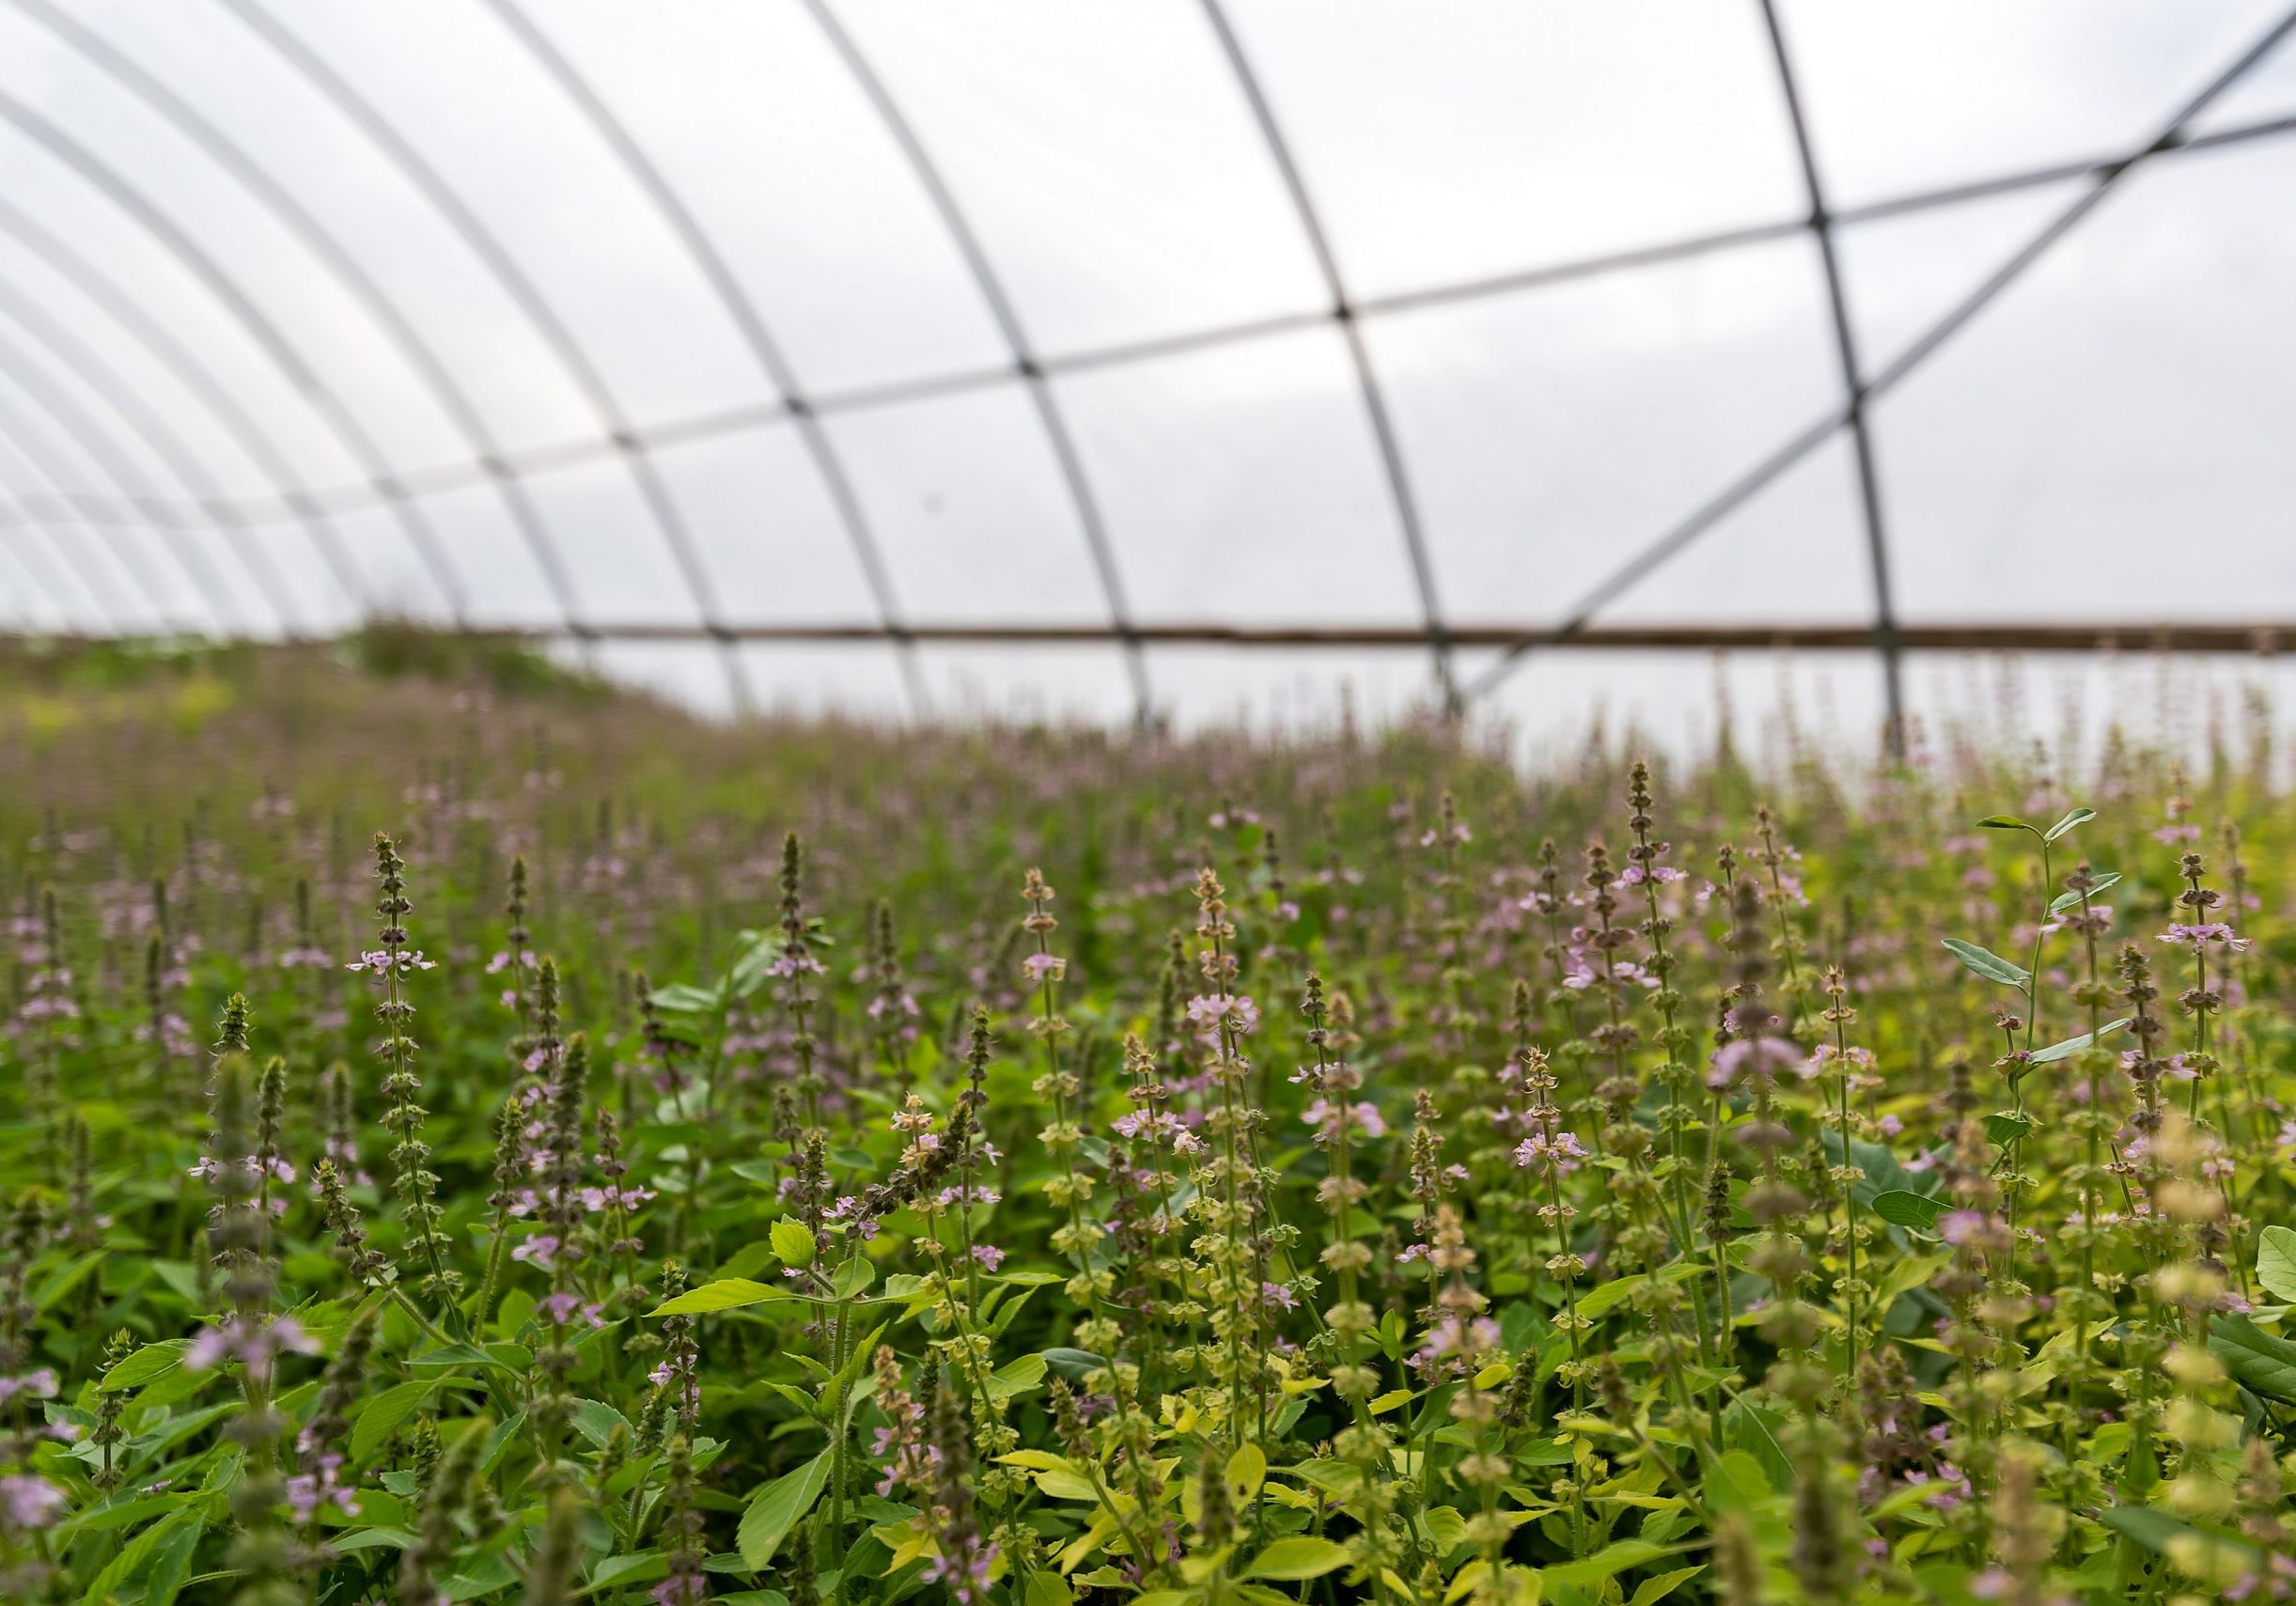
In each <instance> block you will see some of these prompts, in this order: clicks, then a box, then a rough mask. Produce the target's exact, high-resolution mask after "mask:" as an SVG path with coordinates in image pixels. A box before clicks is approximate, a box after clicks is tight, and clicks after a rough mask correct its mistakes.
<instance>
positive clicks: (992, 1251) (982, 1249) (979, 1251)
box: [973, 1243, 1005, 1271]
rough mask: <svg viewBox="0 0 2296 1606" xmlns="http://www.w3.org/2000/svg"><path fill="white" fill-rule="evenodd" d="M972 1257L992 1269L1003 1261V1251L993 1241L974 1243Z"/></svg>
mask: <svg viewBox="0 0 2296 1606" xmlns="http://www.w3.org/2000/svg"><path fill="white" fill-rule="evenodd" d="M973 1258H974V1259H976V1260H977V1261H979V1262H980V1263H981V1264H982V1265H983V1266H986V1267H987V1268H988V1269H989V1270H990V1271H995V1270H996V1269H997V1268H998V1267H999V1266H1002V1265H1003V1264H1004V1263H1005V1251H1003V1250H1001V1249H999V1248H997V1247H996V1245H994V1244H993V1243H976V1244H975V1245H974V1246H973Z"/></svg>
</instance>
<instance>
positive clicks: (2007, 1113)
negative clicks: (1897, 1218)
mask: <svg viewBox="0 0 2296 1606" xmlns="http://www.w3.org/2000/svg"><path fill="white" fill-rule="evenodd" d="M2038 1124H2039V1123H2038V1122H2037V1121H2035V1120H2034V1119H2033V1117H2032V1116H2030V1115H2019V1114H2018V1113H2017V1112H2016V1111H2014V1110H1995V1111H1994V1112H1993V1113H1992V1114H1991V1115H1988V1116H1986V1117H1985V1135H1986V1136H1987V1137H1989V1138H1991V1140H1992V1141H1993V1142H1994V1143H1996V1144H1998V1145H2000V1146H2002V1147H2003V1148H2007V1147H2008V1146H2009V1145H2011V1144H2013V1143H2015V1142H2016V1141H2017V1140H2018V1139H2019V1138H2021V1137H2023V1136H2024V1135H2025V1133H2027V1132H2029V1131H2031V1130H2033V1129H2034V1128H2035V1127H2036V1126H2038ZM1900 1225H1903V1223H1900Z"/></svg>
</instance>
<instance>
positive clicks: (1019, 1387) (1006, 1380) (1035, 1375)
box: [989, 1355, 1051, 1400]
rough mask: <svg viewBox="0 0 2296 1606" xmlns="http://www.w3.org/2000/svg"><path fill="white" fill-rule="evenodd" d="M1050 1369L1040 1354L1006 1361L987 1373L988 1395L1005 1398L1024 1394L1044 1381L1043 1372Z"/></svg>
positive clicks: (1000, 1398)
mask: <svg viewBox="0 0 2296 1606" xmlns="http://www.w3.org/2000/svg"><path fill="white" fill-rule="evenodd" d="M1050 1369H1051V1364H1050V1363H1048V1362H1047V1361H1046V1360H1045V1358H1044V1357H1043V1356H1041V1355H1023V1356H1022V1357H1020V1359H1018V1360H1015V1361H1007V1362H1006V1363H1005V1364H1003V1365H1001V1366H999V1367H998V1368H997V1369H996V1370H995V1371H993V1372H991V1373H990V1374H989V1397H990V1398H991V1399H994V1400H1007V1399H1011V1398H1013V1397H1014V1396H1017V1395H1023V1394H1026V1393H1027V1392H1028V1391H1029V1390H1030V1389H1033V1388H1035V1387H1036V1386H1037V1385H1038V1384H1039V1383H1040V1382H1042V1381H1044V1374H1045V1373H1046V1372H1047V1371H1049V1370H1050Z"/></svg>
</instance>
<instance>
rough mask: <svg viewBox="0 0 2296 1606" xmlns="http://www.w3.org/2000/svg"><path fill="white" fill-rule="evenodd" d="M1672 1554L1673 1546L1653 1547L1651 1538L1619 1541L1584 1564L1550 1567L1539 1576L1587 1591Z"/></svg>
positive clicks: (1596, 1553)
mask: <svg viewBox="0 0 2296 1606" xmlns="http://www.w3.org/2000/svg"><path fill="white" fill-rule="evenodd" d="M1671 1553H1672V1549H1671V1548H1670V1547H1668V1546H1665V1545H1654V1544H1652V1543H1651V1542H1650V1541H1649V1540H1648V1539H1620V1540H1618V1541H1617V1543H1616V1544H1612V1545H1606V1546H1604V1547H1603V1548H1602V1549H1601V1550H1600V1551H1596V1552H1595V1553H1594V1554H1593V1555H1591V1556H1588V1557H1587V1558H1586V1559H1585V1561H1578V1562H1567V1563H1565V1564H1564V1565H1562V1566H1561V1567H1547V1568H1546V1569H1544V1571H1543V1572H1542V1573H1541V1575H1540V1576H1541V1577H1543V1578H1544V1579H1545V1580H1546V1582H1547V1583H1565V1584H1569V1585H1570V1586H1571V1587H1573V1588H1577V1589H1584V1588H1585V1587H1586V1586H1587V1585H1588V1584H1591V1583H1601V1582H1602V1581H1603V1580H1604V1579H1606V1578H1615V1577H1617V1575H1618V1574H1619V1573H1622V1572H1624V1571H1626V1569H1627V1568H1629V1567H1640V1566H1642V1564H1643V1563H1645V1562H1648V1561H1656V1560H1657V1559H1658V1558H1659V1557H1661V1556H1663V1555H1668V1554H1671Z"/></svg>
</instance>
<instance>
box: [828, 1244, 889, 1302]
mask: <svg viewBox="0 0 2296 1606" xmlns="http://www.w3.org/2000/svg"><path fill="white" fill-rule="evenodd" d="M875 1281H877V1268H876V1267H874V1266H872V1265H870V1264H869V1257H868V1256H867V1255H854V1256H853V1257H852V1258H851V1260H848V1261H847V1262H846V1263H845V1264H844V1265H842V1266H840V1267H838V1268H837V1271H836V1276H834V1277H832V1278H831V1279H830V1280H829V1286H830V1287H831V1288H833V1289H835V1290H836V1296H837V1298H839V1299H841V1300H857V1299H859V1298H860V1297H861V1296H862V1295H864V1294H866V1293H867V1292H868V1291H869V1285H870V1284H871V1283H874V1282H875Z"/></svg>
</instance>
